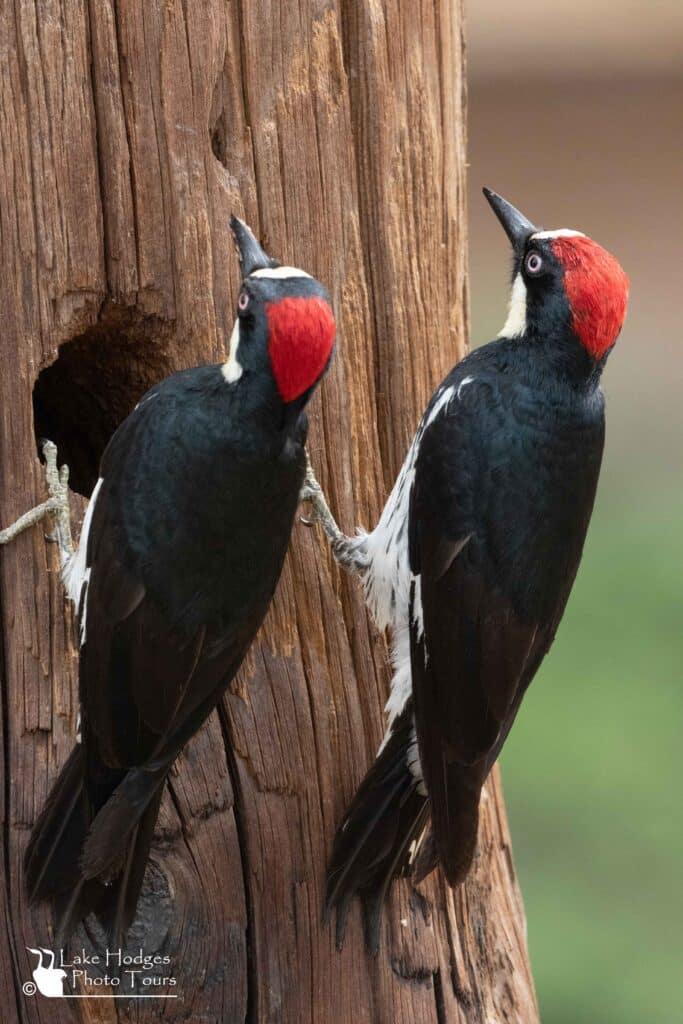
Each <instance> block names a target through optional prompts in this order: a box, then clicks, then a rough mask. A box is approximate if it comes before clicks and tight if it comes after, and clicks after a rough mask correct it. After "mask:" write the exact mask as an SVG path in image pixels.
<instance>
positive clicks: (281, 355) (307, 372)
mask: <svg viewBox="0 0 683 1024" xmlns="http://www.w3.org/2000/svg"><path fill="white" fill-rule="evenodd" d="M266 316H267V317H268V333H269V337H268V352H269V354H270V362H271V365H272V367H273V374H274V376H275V381H276V383H277V386H278V390H279V392H280V395H281V396H282V400H283V401H284V402H292V401H293V400H294V399H295V398H298V397H299V395H302V394H303V393H304V391H307V390H308V388H310V387H311V385H312V384H315V382H316V381H317V379H318V377H320V375H321V373H322V372H323V370H324V369H325V366H326V364H327V360H328V359H329V357H330V353H331V351H332V346H333V344H334V333H335V326H334V316H333V314H332V310H331V309H330V307H329V306H328V304H327V303H326V302H325V301H324V299H320V298H310V299H304V298H292V299H281V300H280V301H279V302H268V303H267V304H266Z"/></svg>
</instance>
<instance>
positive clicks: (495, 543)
mask: <svg viewBox="0 0 683 1024" xmlns="http://www.w3.org/2000/svg"><path fill="white" fill-rule="evenodd" d="M477 391H478V392H479V393H478V394H477ZM496 402H497V396H496V395H494V394H492V392H491V390H490V389H489V388H488V387H487V386H485V385H468V386H467V387H466V389H465V390H464V391H463V398H462V400H458V399H454V400H453V401H452V402H451V404H450V406H449V408H448V409H447V410H446V411H445V412H444V414H442V415H440V416H438V417H436V418H435V420H434V422H433V423H432V424H431V425H429V426H428V427H427V428H426V430H425V432H424V435H423V437H422V439H421V443H420V447H419V453H418V458H417V464H416V474H415V480H414V484H413V489H412V493H411V508H410V561H411V570H412V572H413V574H414V583H413V592H412V595H411V623H410V634H411V670H412V682H413V692H414V698H415V715H416V726H417V734H418V742H419V751H420V759H421V765H422V771H423V775H424V779H425V783H426V786H427V790H428V793H429V798H430V803H431V814H432V826H433V830H434V835H435V839H436V843H437V847H438V851H439V854H440V858H441V861H442V863H443V866H444V869H445V871H446V874H447V877H448V878H449V880H450V881H451V883H452V884H455V883H456V882H458V881H460V880H461V879H462V878H463V877H464V875H465V874H466V873H467V870H468V868H469V864H470V862H471V858H472V855H473V852H474V847H475V843H476V832H477V822H478V804H479V795H480V791H481V786H482V785H483V782H484V780H485V778H486V775H487V774H488V772H489V771H490V769H491V766H492V764H493V762H494V761H495V758H496V757H497V756H498V753H499V751H500V748H501V746H502V744H503V742H504V740H505V738H506V736H507V733H508V731H509V729H510V727H511V725H512V722H513V720H514V717H515V714H516V712H517V709H518V707H519V703H520V701H521V699H522V696H523V694H524V691H525V689H526V687H527V685H528V683H529V682H530V680H531V679H532V678H533V675H534V674H535V672H536V670H537V668H538V666H539V664H540V662H541V660H542V658H543V656H544V655H545V653H546V652H547V650H548V648H549V647H550V644H551V643H552V639H553V636H554V633H555V629H556V626H557V623H558V622H559V618H560V616H561V614H562V611H563V609H564V605H565V602H566V599H567V596H568V593H569V589H570V587H571V583H572V581H573V578H574V574H575V572H576V567H577V565H578V560H579V557H580V552H581V546H582V543H583V536H584V534H585V526H586V525H587V521H588V515H589V514H590V507H592V496H593V493H594V487H595V480H597V470H596V472H595V480H593V481H592V483H591V482H590V481H589V484H588V488H587V491H588V492H590V493H589V500H588V499H586V500H584V505H585V504H587V505H588V509H587V512H586V510H585V509H584V510H583V513H582V514H581V515H578V516H575V515H574V509H573V507H572V504H571V501H570V502H569V503H568V504H567V507H566V509H565V510H564V511H563V516H565V517H566V522H565V521H557V522H553V521H552V518H553V517H552V515H551V514H550V513H546V510H545V509H544V508H543V507H542V500H541V499H542V495H541V493H540V492H542V491H543V486H544V485H543V482H542V481H538V480H536V479H533V474H534V467H533V465H532V464H531V463H533V458H534V456H533V451H534V446H533V445H531V446H530V448H529V450H530V452H531V453H532V454H531V455H530V459H531V463H530V464H529V466H528V467H527V466H525V462H524V457H523V455H521V454H520V452H519V449H518V447H517V446H518V444H519V440H518V438H517V439H511V438H510V437H509V436H507V437H506V436H505V431H506V430H507V431H509V422H508V423H506V421H505V420H506V418H505V416H501V415H500V410H499V409H498V408H497V407H496ZM551 454H552V453H551ZM598 465H599V459H598ZM570 483H571V482H568V484H569V485H570ZM537 488H538V491H539V493H537ZM579 497H580V498H581V496H579ZM551 504H552V499H551ZM572 516H574V522H573V523H572ZM560 520H562V516H561V517H560ZM565 530H566V533H565V534H564V535H563V531H565ZM558 534H559V535H558ZM553 547H556V550H553ZM546 552H547V555H548V557H547V558H545V559H544V556H545V554H546ZM543 561H545V564H539V562H543Z"/></svg>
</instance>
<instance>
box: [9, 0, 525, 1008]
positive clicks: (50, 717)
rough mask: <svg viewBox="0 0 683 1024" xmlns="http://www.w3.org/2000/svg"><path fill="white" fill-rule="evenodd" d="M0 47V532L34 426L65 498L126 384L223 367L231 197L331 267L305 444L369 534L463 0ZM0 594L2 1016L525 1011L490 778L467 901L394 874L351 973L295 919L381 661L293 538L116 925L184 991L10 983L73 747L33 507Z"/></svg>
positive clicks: (244, 2)
mask: <svg viewBox="0 0 683 1024" xmlns="http://www.w3.org/2000/svg"><path fill="white" fill-rule="evenodd" d="M0 39H1V52H2V61H1V62H0V132H1V135H0V137H1V138H2V144H1V145H0V168H1V170H0V238H1V239H2V274H0V322H1V324H2V330H1V332H0V359H1V360H2V368H3V369H2V375H1V377H0V396H1V397H0V410H1V413H0V414H1V416H2V430H1V435H0V473H1V490H0V499H1V505H0V526H5V525H7V524H9V523H10V522H12V521H13V520H14V519H15V518H17V517H18V516H19V515H20V514H21V513H22V512H24V511H25V510H26V509H28V508H29V507H31V506H32V505H34V504H37V503H38V502H39V501H41V500H43V498H44V497H45V488H44V481H43V474H42V469H41V465H40V462H39V458H38V454H37V444H36V441H37V439H38V438H41V437H49V438H50V439H52V440H53V441H55V442H56V443H57V445H58V447H59V455H60V461H66V462H68V463H69V464H70V466H71V470H72V485H73V487H74V488H75V489H76V491H78V492H79V493H80V494H82V495H84V496H87V495H88V494H89V492H90V490H91V488H92V486H93V484H94V481H95V479H96V475H97V463H98V459H99V457H100V455H101V452H102V450H103V447H104V445H105V444H106V441H107V439H108V438H109V436H110V435H111V433H112V431H113V430H114V429H115V427H116V425H117V424H118V423H119V422H120V420H121V419H122V418H123V417H124V416H125V415H126V414H127V413H128V412H129V411H130V409H131V408H132V407H133V405H134V404H135V402H136V401H137V399H138V398H139V397H140V395H141V394H142V393H143V392H144V391H145V390H146V389H147V388H148V387H149V386H150V385H151V384H153V383H154V382H156V381H157V380H158V379H160V378H161V377H162V376H165V375H166V374H168V373H170V372H172V371H174V370H177V369H180V368H182V367H186V366H190V365H195V364H198V363H205V362H212V361H218V360H221V359H223V358H225V354H226V349H227V340H228V337H229V333H230V330H231V327H232V323H233V317H234V304H235V299H236V290H237V287H238V284H239V272H238V267H237V260H236V257H235V255H234V252H233V249H232V243H231V240H230V236H229V231H228V227H227V222H228V217H229V215H230V213H231V212H236V213H237V214H238V215H240V216H243V217H244V218H245V219H246V220H247V221H248V222H249V223H250V224H251V225H252V226H253V228H254V230H255V231H256V232H257V234H258V233H259V232H260V235H261V237H262V239H263V241H264V243H265V245H266V247H267V248H268V250H269V251H271V252H273V253H274V254H275V255H277V256H279V257H280V258H281V259H283V260H285V261H286V262H290V263H294V264H295V265H299V266H302V267H305V268H307V269H308V270H310V271H311V272H312V273H314V274H315V275H316V276H318V277H319V278H320V279H321V280H322V281H323V282H325V284H326V285H327V286H328V287H329V290H330V292H331V294H332V296H333V300H334V306H335V310H336V315H337V320H338V354H337V356H336V359H335V362H334V366H333V368H332V370H331V372H330V374H329V375H328V377H327V379H326V381H325V383H324V386H323V388H322V390H321V394H320V396H319V397H317V398H316V399H315V401H314V402H313V404H312V409H311V430H310V451H311V456H312V461H313V464H314V466H315V469H316V471H317V473H318V475H319V478H320V480H321V483H322V484H323V486H324V488H325V490H326V492H327V495H328V497H329V499H330V502H331V505H332V508H333V510H334V511H335V513H336V514H337V516H338V518H339V520H340V522H341V524H342V526H343V527H344V528H345V529H346V530H347V531H350V530H352V529H353V527H354V525H355V524H356V523H357V522H360V523H364V524H366V525H369V524H372V523H374V522H375V520H376V518H377V516H378V514H379V511H380V508H381V505H382V502H383V501H384V499H385V497H386V495H387V493H388V491H389V489H390V486H391V484H392V482H393V480H394V477H395V474H396V472H397V470H398V468H399V466H400V464H401V462H402V459H403V456H404V453H405V451H406V448H407V445H408V442H409V439H410V437H411V435H412V433H413V431H414V428H415V426H416V424H417V421H418V418H419V415H420V412H421V411H422V409H423V408H424V405H425V403H426V401H427V398H428V396H429V394H430V393H431V391H432V390H433V388H434V386H435V385H436V383H437V382H438V381H439V379H440V378H441V376H442V375H443V374H444V373H445V371H446V370H447V369H448V368H449V367H450V366H451V365H452V363H453V362H454V361H455V360H456V359H457V358H458V357H460V356H462V354H463V353H464V351H465V346H466V310H467V285H466V258H465V240H466V233H465V112H464V97H465V87H464V56H463V13H462V5H461V2H460V0H429V2H422V0H418V2H417V3H415V4H406V3H403V4H402V3H400V0H385V2H383V3H380V2H379V0H368V2H367V3H352V2H349V0H326V2H322V0H300V2H299V3H298V4H290V3H285V2H284V0H280V2H277V0H200V2H196V3H189V2H187V0H145V2H144V3H135V2H132V0H41V2H40V3H36V2H35V0H17V2H16V3H14V4H11V5H5V6H4V7H3V8H2V10H1V11H0ZM84 508H85V501H81V502H80V507H79V508H78V509H77V511H78V513H79V514H80V516H81V517H82V514H83V510H84ZM76 527H77V524H76ZM76 534H77V528H76ZM0 587H1V589H0V600H1V616H2V645H1V647H0V658H1V664H0V668H1V670H2V674H3V691H2V756H3V763H4V769H5V785H4V789H3V792H2V803H3V822H4V830H3V853H4V857H3V860H2V868H1V869H0V870H2V872H3V879H2V885H1V886H0V900H1V901H2V904H3V905H2V909H1V912H0V920H1V922H2V923H1V924H0V928H1V929H2V939H1V940H0V945H1V948H2V951H1V954H0V1005H1V1006H2V1007H3V1010H2V1016H3V1020H6V1021H8V1022H9V1021H12V1022H13V1021H20V1022H25V1021H26V1022H29V1021H30V1022H34V1021H36V1022H37V1021H50V1022H51V1024H53V1022H54V1024H62V1022H66V1021H75V1020H79V1021H87V1022H94V1021H98V1022H114V1021H116V1020H120V1021H135V1022H140V1024H143V1022H146V1021H154V1020H160V1019H162V1018H163V1020H168V1021H176V1020H178V1021H180V1020H186V1021H193V1022H199V1021H201V1022H204V1024H208V1022H213V1021H215V1022H221V1024H223V1022H227V1024H232V1022H243V1021H244V1022H276V1021H277V1022H283V1024H308V1022H310V1024H351V1022H353V1024H364V1022H368V1024H369V1022H372V1024H402V1022H405V1024H408V1022H410V1024H415V1022H417V1024H432V1022H434V1024H436V1022H439V1024H444V1022H453V1024H461V1022H467V1024H474V1022H482V1024H483V1022H493V1021H495V1022H499V1024H503V1022H523V1024H534V1022H535V1021H537V1019H538V1018H537V1010H536V1004H535V998H534V993H533V984H532V980H531V976H530V971H529V965H528V960H527V953H526V947H525V934H524V915H523V909H522V904H521V899H520V896H519V892H518V889H517V885H516V882H515V876H514V869H513V865H512V858H511V851H510V838H509V834H508V829H507V824H506V820H505V812H504V807H503V801H502V796H501V790H500V784H499V781H498V777H497V774H496V773H494V776H493V778H492V780H491V782H490V784H489V785H488V786H487V789H486V794H485V797H484V813H483V816H482V827H481V833H480V845H479V854H478V857H477V861H476V865H475V869H474V871H473V873H472V876H471V878H470V879H469V881H468V883H467V884H466V885H465V886H464V887H462V888H461V889H460V890H459V891H457V892H455V893H453V892H451V891H450V890H449V889H448V888H447V887H446V886H445V885H444V883H443V880H442V879H441V877H440V876H439V874H438V873H435V874H434V875H433V876H432V878H430V879H429V880H428V881H427V882H426V883H424V884H422V885H421V886H420V887H419V888H417V889H416V888H413V886H411V885H410V884H409V883H408V882H400V883H399V884H397V885H395V886H394V887H393V889H392V893H391V897H390V899H389V901H388V906H387V911H386V914H385V923H384V928H383V936H382V947H381V951H380V954H379V956H378V958H377V959H373V958H372V957H370V956H369V955H367V954H366V952H365V949H364V946H363V936H362V928H361V920H360V912H359V908H356V909H354V911H353V912H352V914H351V918H350V921H349V927H348V930H347V938H346V945H345V947H344V950H343V952H342V953H338V952H337V951H336V950H335V948H334V936H333V930H332V929H331V928H330V927H329V926H326V925H325V924H323V922H322V921H321V904H322V895H323V890H324V874H325V864H326V859H327V855H328V853H329V849H330V846H331V841H332V836H333V834H334V829H335V826H336V824H337V823H338V822H339V820H340V818H341V816H342V814H343V812H344V809H345V807H346V805H347V802H348V801H349V799H350V798H351V796H352V794H353V792H354V789H355V787H356V786H357V784H358V782H359V781H360V779H361V777H362V775H363V773H364V771H365V769H366V768H367V766H368V764H369V763H370V761H371V759H372V757H373V756H374V753H375V751H376V748H377V746H378V744H379V742H380V738H381V733H382V707H383V704H384V702H385V699H386V695H387V687H388V678H389V674H388V667H387V656H386V647H385V643H384V638H383V637H381V636H378V635H377V633H376V631H375V629H374V628H373V626H372V624H371V623H370V621H369V619H368V616H367V614H366V611H365V608H364V605H363V601H362V597H361V593H360V588H359V587H358V586H357V585H356V584H355V583H354V582H353V581H349V580H347V579H345V578H343V577H342V576H341V575H340V573H339V571H338V570H337V568H336V567H335V566H334V565H333V564H332V562H331V559H330V556H329V553H328V552H327V551H326V548H325V545H324V543H323V542H322V539H321V538H320V537H318V536H317V534H316V532H315V531H312V530H308V529H306V528H305V527H304V526H302V525H297V527H296V528H295V531H294V536H293V542H292V545H291V551H290V554H289V556H288V559H287V563H286V566H285V570H284V573H283V576H282V580H281V583H280V586H279V589H278V593H277V596H276V599H275V601H274V604H273V607H272V609H271V612H270V614H269V616H268V619H267V622H266V624H265V626H264V628H263V629H262V631H261V633H260V634H259V637H258V639H257V642H256V643H255V644H254V647H253V649H252V651H251V653H250V655H249V657H248V659H247V663H246V664H245V665H244V666H243V670H242V671H241V672H240V675H239V678H238V679H237V680H236V681H235V682H234V684H233V686H232V687H231V691H230V693H229V694H228V696H227V697H226V699H225V701H224V702H223V705H222V707H221V708H220V709H219V712H218V713H215V714H213V715H212V716H211V718H210V720H209V721H208V723H207V725H206V727H205V728H204V729H203V730H202V731H201V733H200V734H199V735H198V736H197V737H196V738H195V739H194V740H193V741H192V742H191V743H190V744H189V746H188V747H187V749H186V751H185V752H184V753H183V755H182V756H181V758H180V759H179V762H178V764H177V766H176V768H175V769H174V771H173V773H172V775H171V779H170V783H169V786H168V789H167V792H166V794H165V797H164V803H163V808H162V813H161V817H160V820H159V825H158V829H157V833H156V838H155V844H154V849H153V854H152V867H151V869H150V871H149V874H148V879H147V882H146V895H145V898H144V900H143V904H142V908H141V915H140V917H141V920H140V921H139V922H138V923H137V924H136V926H135V928H134V930H133V935H132V936H131V944H132V945H135V943H137V944H138V945H142V946H143V947H144V951H145V953H148V954H154V953H156V952H160V953H162V954H166V955H168V956H169V957H170V960H171V966H170V968H169V972H170V973H173V974H174V975H175V977H176V979H177V988H176V989H175V992H176V993H177V995H178V998H177V999H175V1000H167V1001H164V1002H157V1001H154V1000H139V1001H137V1000H120V999H119V1000H113V999H111V1000H110V999H100V1000H88V999H78V1000H76V999H74V1000H66V999H63V1000H59V999H54V1000H51V1001H49V1002H48V1001H47V1000H46V999H45V997H43V996H41V995H39V994H36V995H34V996H28V995H25V994H24V992H23V991H22V984H23V983H24V982H25V981H26V980H27V979H29V978H30V977H31V970H32V968H33V967H34V966H35V962H34V960H33V958H32V957H31V956H30V955H29V953H28V952H27V951H26V947H27V946H29V947H36V946H45V947H50V942H51V938H52V932H51V930H50V927H51V926H50V923H49V920H50V919H49V914H48V913H47V911H46V910H45V909H44V908H40V909H37V910H34V911H30V912H29V910H28V908H27V906H26V900H25V896H24V893H23V887H22V869H21V859H22V853H23V849H24V847H25V844H26V841H27V839H28V834H29V829H30V827H31V825H32V823H33V821H34V819H35V817H36V815H37V813H38V811H39V810H40V808H41V806H42V804H43V801H44V799H45V796H46V794H47V791H48V789H49V786H50V785H51V783H52V781H53V780H54V778H55V776H56V774H57V772H58V769H59V767H60V766H61V764H62V763H63V761H64V760H65V758H66V756H67V754H68V752H69V750H70V749H71V746H72V745H73V742H74V734H75V720H76V714H77V686H76V675H77V672H76V669H77V652H76V650H75V648H74V646H73V642H72V632H73V630H72V625H73V624H72V622H71V618H70V611H69V610H68V608H67V607H66V602H65V598H64V594H63V592H62V588H61V585H60V582H59V578H58V573H57V555H56V552H55V550H54V547H52V546H49V545H47V544H46V543H45V539H44V530H42V529H41V528H40V527H35V528H33V529H32V530H30V531H29V532H27V533H24V534H22V535H21V536H20V537H19V538H18V539H17V540H16V541H14V542H13V543H12V545H11V546H9V547H6V548H3V549H1V550H0ZM80 991H81V992H83V991H85V989H83V988H81V990H80ZM105 994H113V990H108V991H107V992H105Z"/></svg>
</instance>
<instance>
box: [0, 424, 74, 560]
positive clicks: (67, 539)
mask: <svg viewBox="0 0 683 1024" xmlns="http://www.w3.org/2000/svg"><path fill="white" fill-rule="evenodd" d="M43 455H44V456H45V479H46V481H47V490H48V494H49V495H50V497H49V498H48V499H47V501H44V502H42V504H40V505H36V507H35V508H32V509H30V510H29V511H28V512H25V513H24V515H23V516H20V517H19V519H17V521H16V522H15V523H12V525H11V526H8V527H7V528H6V529H5V530H0V544H9V542H10V541H12V540H14V538H15V537H18V535H19V534H20V533H23V531H24V530H28V529H29V527H31V526H35V524H36V523H40V522H42V521H43V519H46V518H47V517H50V518H51V519H52V520H53V523H54V533H53V534H50V535H47V539H48V540H50V541H54V542H56V543H57V544H58V545H59V561H60V564H61V566H62V568H64V565H65V564H66V562H67V560H68V559H69V558H70V557H71V555H72V554H73V543H72V540H71V514H70V511H69V467H68V466H62V467H61V468H60V467H58V466H57V445H56V444H53V442H52V441H45V442H44V443H43Z"/></svg>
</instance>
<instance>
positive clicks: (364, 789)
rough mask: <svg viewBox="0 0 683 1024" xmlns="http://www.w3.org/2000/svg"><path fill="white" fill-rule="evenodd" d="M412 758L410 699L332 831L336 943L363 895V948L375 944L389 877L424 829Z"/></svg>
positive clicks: (424, 804) (330, 876) (330, 894)
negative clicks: (353, 905)
mask: <svg viewBox="0 0 683 1024" xmlns="http://www.w3.org/2000/svg"><path fill="white" fill-rule="evenodd" d="M415 759H416V746H415V730H414V725H413V707H412V700H409V701H408V703H407V704H406V707H405V708H404V710H403V712H402V713H401V714H400V715H399V716H398V718H397V719H396V720H395V721H394V723H393V725H392V729H391V733H390V735H389V738H388V740H387V742H386V743H385V745H384V746H383V747H382V749H381V751H380V753H379V754H378V755H377V758H376V760H375V762H374V764H373V765H372V767H371V768H370V770H369V771H368V773H367V775H366V776H365V778H364V779H363V781H362V782H361V784H360V786H359V788H358V791H357V792H356V795H355V797H354V798H353V801H352V803H351V806H350V807H349V809H348V811H347V813H346V816H345V818H344V821H343V822H342V824H341V825H340V827H339V828H338V830H337V834H336V836H335V839H334V846H333V849H332V857H331V859H330V864H329V867H328V871H327V899H326V912H327V913H329V912H330V911H331V910H332V909H335V910H336V914H337V928H336V941H337V946H338V948H341V946H342V944H343V941H344V930H345V928H346V918H347V915H348V911H349V905H350V903H351V900H352V899H353V897H354V895H356V894H358V895H359V896H360V897H361V899H362V900H363V906H364V911H365V930H366V941H367V944H368V947H369V948H370V949H371V950H372V952H373V953H377V951H378V949H379V935H380V924H381V916H382V907H383V906H384V901H385V899H386V895H387V891H388V889H389V885H390V883H391V881H392V879H393V878H395V877H396V876H397V875H399V874H401V873H402V872H403V871H404V870H405V869H406V867H407V866H408V863H409V854H410V845H411V843H412V842H413V840H418V839H419V838H420V835H421V833H422V831H423V829H424V828H425V825H426V821H427V816H428V811H429V803H428V800H427V797H426V796H425V795H424V788H423V787H422V785H421V783H420V779H419V774H417V775H416V774H415V772H414V770H411V760H412V761H415Z"/></svg>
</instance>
